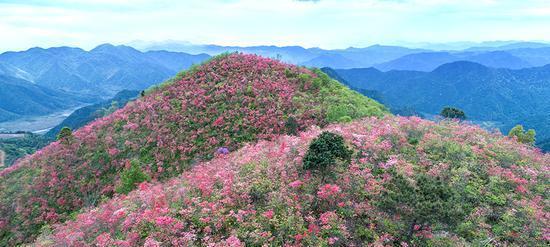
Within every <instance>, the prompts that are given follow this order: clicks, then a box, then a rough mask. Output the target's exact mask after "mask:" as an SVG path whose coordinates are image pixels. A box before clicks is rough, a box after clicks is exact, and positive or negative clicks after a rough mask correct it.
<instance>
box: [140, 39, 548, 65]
mask: <svg viewBox="0 0 550 247" xmlns="http://www.w3.org/2000/svg"><path fill="white" fill-rule="evenodd" d="M468 44H470V45H478V46H475V47H471V48H468V49H460V50H443V51H439V49H438V50H437V51H436V50H432V49H429V48H428V49H418V48H406V47H400V46H383V45H373V46H369V47H365V48H353V47H351V48H347V49H337V50H325V49H320V48H303V47H300V46H284V47H278V46H250V47H239V46H219V45H195V44H192V43H189V42H178V41H167V42H134V43H131V45H133V46H135V47H137V48H138V49H140V50H143V51H154V50H167V51H179V52H186V53H190V54H199V53H206V54H210V55H217V54H221V53H224V52H234V51H238V52H243V53H254V54H258V55H262V56H266V57H272V58H279V59H281V60H282V61H285V62H289V63H294V64H299V65H304V66H309V67H319V68H322V67H331V68H336V69H348V68H368V67H376V68H378V69H380V70H382V71H389V70H414V71H431V70H433V69H435V68H437V67H438V66H440V65H443V64H445V63H450V62H456V61H471V62H476V63H480V64H483V65H485V66H488V67H493V68H508V69H520V68H528V67H537V66H543V65H546V64H550V44H547V43H538V42H512V41H509V42H504V41H503V42H486V43H468ZM465 45H466V44H461V46H465ZM423 47H430V48H437V47H440V46H430V45H424V46H423ZM441 47H442V46H441ZM452 47H453V46H449V48H452ZM459 47H460V46H459Z"/></svg>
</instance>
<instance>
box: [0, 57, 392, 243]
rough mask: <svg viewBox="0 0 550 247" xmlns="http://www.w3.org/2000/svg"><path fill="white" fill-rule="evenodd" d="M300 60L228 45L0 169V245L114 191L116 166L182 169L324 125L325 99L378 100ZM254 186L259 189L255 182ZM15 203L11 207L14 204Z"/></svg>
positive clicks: (160, 176)
mask: <svg viewBox="0 0 550 247" xmlns="http://www.w3.org/2000/svg"><path fill="white" fill-rule="evenodd" d="M327 78H328V77H326V76H323V74H316V73H313V72H312V71H310V70H307V69H305V68H301V67H296V66H292V65H288V64H283V63H280V62H278V61H274V60H271V59H266V58H262V57H259V56H255V55H242V54H225V55H223V56H220V57H216V58H214V59H212V60H211V61H209V62H208V63H205V64H203V65H201V66H196V67H193V68H192V69H191V70H190V71H188V72H186V73H180V74H179V75H178V76H177V79H175V80H171V82H169V83H166V84H164V85H163V86H160V87H157V88H155V89H151V90H148V91H147V92H145V97H140V98H139V99H136V100H135V101H133V102H131V103H129V104H127V105H126V106H125V107H124V108H122V109H119V110H117V111H115V112H113V113H112V114H110V115H108V116H106V117H103V118H99V119H97V120H95V121H93V122H91V123H90V124H88V125H86V126H84V127H82V128H80V129H78V130H76V131H75V133H74V134H73V140H72V141H71V142H70V143H68V145H65V144H63V145H61V144H60V143H59V142H53V143H51V144H50V145H49V146H47V147H45V148H44V149H42V150H40V151H38V152H37V153H36V154H34V155H32V156H31V157H28V158H26V159H24V160H22V161H20V162H18V163H17V164H16V165H14V166H13V167H10V168H8V169H5V170H3V171H1V172H0V186H1V187H0V221H2V222H3V223H2V227H1V228H0V238H1V239H0V245H17V244H20V243H24V242H29V241H32V240H33V238H34V237H35V236H36V235H37V234H38V233H39V231H40V229H41V228H42V227H43V226H44V225H46V224H50V225H51V224H56V223H60V222H63V221H65V220H67V219H69V218H70V215H72V214H73V213H74V212H77V211H78V210H81V209H82V208H85V207H90V206H95V205H97V204H98V203H99V202H100V201H102V200H103V198H110V197H112V196H113V195H115V192H116V191H115V188H116V183H117V182H118V181H120V179H121V178H120V171H121V170H123V169H124V167H126V166H127V164H128V162H129V161H131V160H137V161H139V166H140V169H141V171H143V173H144V174H146V175H147V176H149V177H150V178H151V180H153V181H165V180H167V179H169V178H171V177H174V176H177V175H180V174H181V173H182V172H184V171H186V170H188V169H189V168H190V167H191V166H192V165H193V164H196V163H198V162H201V161H205V160H209V159H211V158H213V157H215V156H216V155H218V154H217V152H216V151H217V150H218V149H219V148H220V147H225V148H227V150H237V149H238V148H240V147H242V146H243V145H245V143H246V142H254V141H257V140H265V139H267V140H269V139H273V138H275V137H277V136H278V135H280V134H283V133H286V131H287V130H286V128H285V120H286V119H288V118H289V117H291V116H292V117H293V118H295V120H296V122H297V126H298V127H297V131H302V130H304V129H305V128H307V127H309V126H311V125H319V126H324V125H326V124H328V123H330V122H332V121H333V120H334V121H336V120H335V119H329V118H328V115H329V114H328V113H327V111H326V109H327V108H328V107H327V106H328V105H330V104H345V105H349V104H353V105H355V106H354V108H353V110H352V111H349V112H348V113H346V115H347V116H349V117H351V118H354V119H355V118H360V117H365V116H381V115H384V114H386V111H385V109H384V107H383V106H381V105H380V104H378V103H377V102H375V101H372V100H370V99H368V98H366V97H363V96H361V95H358V94H356V93H353V92H351V90H349V89H347V88H346V87H343V86H340V85H339V84H338V83H337V82H335V81H332V80H330V79H327ZM260 191H261V190H260ZM14 208H15V210H14Z"/></svg>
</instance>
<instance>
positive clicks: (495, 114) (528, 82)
mask: <svg viewBox="0 0 550 247" xmlns="http://www.w3.org/2000/svg"><path fill="white" fill-rule="evenodd" d="M336 72H337V73H338V75H339V76H340V77H342V78H343V79H344V80H346V81H347V83H348V84H350V85H351V86H352V87H355V88H360V89H366V90H375V91H378V92H379V93H380V94H381V95H382V97H383V99H384V102H385V103H386V104H387V105H388V106H389V107H391V108H403V107H412V108H413V109H416V110H418V111H419V112H423V113H427V114H437V113H439V111H440V110H441V109H442V108H443V107H445V106H456V107H459V108H461V109H463V110H464V111H465V112H466V114H467V115H468V117H469V119H471V120H480V121H497V122H500V123H501V125H500V127H501V129H502V130H503V131H505V132H506V131H508V130H509V128H511V127H513V125H515V124H523V125H524V126H525V127H526V128H535V129H536V131H537V136H538V138H539V140H543V139H547V138H550V126H548V123H550V115H548V113H550V65H546V66H543V67H535V68H527V69H520V70H510V69H494V68H489V67H486V66H483V65H481V64H478V63H473V62H453V63H449V64H445V65H442V66H440V67H438V68H437V69H435V70H433V71H431V72H419V71H389V72H382V71H380V70H377V69H374V68H367V69H349V70H336Z"/></svg>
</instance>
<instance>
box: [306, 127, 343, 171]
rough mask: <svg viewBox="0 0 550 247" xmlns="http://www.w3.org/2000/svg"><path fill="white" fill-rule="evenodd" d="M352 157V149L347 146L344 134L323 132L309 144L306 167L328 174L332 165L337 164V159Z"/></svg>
mask: <svg viewBox="0 0 550 247" xmlns="http://www.w3.org/2000/svg"><path fill="white" fill-rule="evenodd" d="M350 158H351V150H349V149H348V148H347V147H346V144H345V143H344V138H343V137H342V136H340V135H337V134H334V133H331V132H323V133H321V135H319V137H317V138H315V139H313V141H312V142H311V144H310V145H309V149H308V150H307V153H306V155H305V156H304V169H305V170H317V171H320V172H321V173H324V174H326V172H327V170H328V169H330V166H333V165H336V162H337V161H344V162H348V161H349V160H350Z"/></svg>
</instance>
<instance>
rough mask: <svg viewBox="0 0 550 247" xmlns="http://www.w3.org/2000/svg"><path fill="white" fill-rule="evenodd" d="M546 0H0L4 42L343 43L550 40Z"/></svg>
mask: <svg viewBox="0 0 550 247" xmlns="http://www.w3.org/2000/svg"><path fill="white" fill-rule="evenodd" d="M549 30H550V0H318V1H307V0H306V1H299V0H271V1H268V0H210V1H209V0H179V1H170V0H134V1H126V0H99V1H92V0H87V1H83V0H76V1H69V0H50V1H38V0H33V1H21V0H19V1H9V0H8V1H4V0H0V33H2V38H1V39H0V50H2V51H5V50H22V49H27V48H29V47H33V46H41V47H51V46H60V45H69V46H79V47H83V48H86V49H89V48H92V47H94V46H95V45H97V44H100V43H105V42H109V43H114V44H124V43H128V42H130V41H134V40H148V41H162V40H182V41H190V42H193V43H213V44H221V45H259V44H268V45H271V44H273V45H302V46H305V47H322V48H345V47H349V46H356V47H360V46H367V45H372V44H377V43H380V44H408V43H414V42H434V43H438V42H452V41H489V40H539V41H541V40H548V41H550V31H549Z"/></svg>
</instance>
